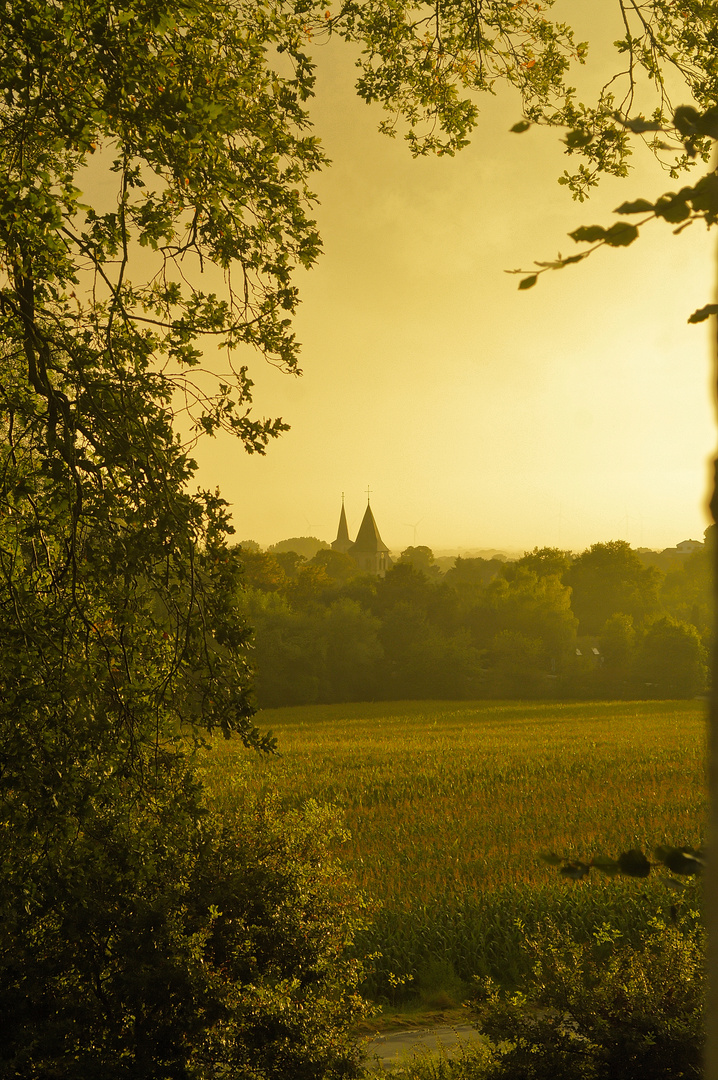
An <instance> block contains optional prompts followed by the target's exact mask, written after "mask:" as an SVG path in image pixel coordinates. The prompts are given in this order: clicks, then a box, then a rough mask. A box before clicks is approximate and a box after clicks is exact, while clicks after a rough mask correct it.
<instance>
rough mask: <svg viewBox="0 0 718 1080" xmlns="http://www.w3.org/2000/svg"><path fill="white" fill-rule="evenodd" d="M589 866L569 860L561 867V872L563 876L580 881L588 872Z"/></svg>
mask: <svg viewBox="0 0 718 1080" xmlns="http://www.w3.org/2000/svg"><path fill="white" fill-rule="evenodd" d="M590 871H591V867H590V866H589V865H588V864H587V863H582V862H571V863H568V864H567V865H566V866H562V867H561V873H562V874H563V875H564V877H568V878H571V879H572V880H573V881H580V880H581V878H585V877H586V875H587V874H588V873H590Z"/></svg>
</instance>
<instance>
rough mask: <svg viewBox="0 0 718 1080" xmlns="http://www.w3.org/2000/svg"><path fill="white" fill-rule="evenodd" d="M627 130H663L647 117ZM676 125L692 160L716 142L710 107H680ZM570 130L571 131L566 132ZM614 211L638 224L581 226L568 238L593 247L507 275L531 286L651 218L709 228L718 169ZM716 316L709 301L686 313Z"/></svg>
mask: <svg viewBox="0 0 718 1080" xmlns="http://www.w3.org/2000/svg"><path fill="white" fill-rule="evenodd" d="M623 123H624V126H625V127H626V128H628V129H629V130H631V131H633V132H636V133H642V132H646V131H659V130H664V129H662V128H661V126H660V124H658V123H656V122H654V121H648V120H645V119H644V118H643V117H635V118H633V119H629V120H625V121H623ZM673 123H674V129H673V130H675V131H676V132H678V134H679V135H680V137H681V139H682V141H683V144H684V146H685V149H686V154H687V155H688V156H689V157H691V158H694V157H696V156H697V154H698V152H699V150H698V141H699V140H703V139H710V140H714V141H715V140H718V108H716V107H713V108H710V109H707V110H706V111H705V112H702V113H701V112H699V111H698V110H697V109H695V108H693V107H692V106H688V105H684V106H681V107H680V108H678V109H676V111H675V114H674V118H673ZM528 126H529V125H528V124H527V123H526V122H525V121H521V122H520V123H518V124H515V125H514V126H513V128H512V129H511V130H512V131H515V132H517V133H521V132H523V131H526V130H527V129H528ZM569 134H570V133H569ZM614 213H616V214H620V215H622V216H629V215H633V214H645V215H646V216H645V217H643V218H642V220H640V221H639V222H637V223H636V224H633V223H631V222H627V221H616V222H614V223H613V225H610V226H608V227H605V226H603V225H582V226H580V227H579V228H578V229H574V231H573V232H572V233H569V236H570V237H571V239H572V240H574V241H575V242H576V243H577V244H580V243H588V244H591V247H589V248H587V249H585V250H584V251H581V252H579V253H578V254H576V255H569V256H566V257H564V256H562V255H560V254H559V255H558V257H557V258H556V259H552V260H549V261H544V262H538V261H536V262H535V266H537V267H538V270H535V271H532V272H529V271H526V270H508V271H507V273H509V274H522V275H525V276H523V277H522V279H521V281H520V282H519V289H531V288H533V286H534V285H535V284H536V282H537V281H538V279H539V276H540V275H541V274H545V273H546V272H547V271H549V270H563V268H564V267H565V266H570V265H572V264H573V263H578V262H582V261H583V260H584V259H586V258H588V256H589V255H592V254H593V253H594V252H595V251H598V249H599V248H602V247H628V246H629V245H630V244H632V243H633V242H634V241H635V240H637V239H638V237H639V235H640V230H641V229H642V228H643V227H644V226H645V225H647V224H648V223H649V222H651V221H658V220H662V221H665V222H667V223H668V224H670V225H674V226H676V227H675V228H674V229H673V232H674V234H676V235H677V234H678V233H681V232H683V230H684V229H687V228H688V227H689V226H690V225H692V224H693V223H694V222H696V221H703V222H704V223H705V225H706V227H707V228H711V227H712V226H714V225H715V224H717V223H718V171H716V170H711V171H710V172H708V173H706V174H705V175H704V176H702V177H701V178H700V179H699V180H698V181H696V183H695V184H693V185H687V186H685V187H682V188H681V189H680V190H679V191H669V192H666V193H665V194H664V195H661V196H660V197H659V198H658V199H657V200H656V201H655V202H650V201H649V200H648V199H634V200H632V201H630V202H624V203H621V205H620V206H618V207H616V209H615V211H614ZM713 314H718V304H707V305H706V306H704V307H702V308H699V309H698V310H697V311H694V312H693V314H692V315H691V316H690V317H689V319H688V322H689V323H698V322H703V320H705V319H707V318H708V317H709V315H713Z"/></svg>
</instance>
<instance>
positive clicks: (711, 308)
mask: <svg viewBox="0 0 718 1080" xmlns="http://www.w3.org/2000/svg"><path fill="white" fill-rule="evenodd" d="M711 315H718V304H706V306H705V307H702V308H698V310H697V311H694V312H693V314H692V315H689V316H688V322H689V323H699V322H705V321H706V319H707V318H709V317H710V316H711Z"/></svg>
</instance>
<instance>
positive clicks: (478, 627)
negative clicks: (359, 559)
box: [228, 526, 714, 707]
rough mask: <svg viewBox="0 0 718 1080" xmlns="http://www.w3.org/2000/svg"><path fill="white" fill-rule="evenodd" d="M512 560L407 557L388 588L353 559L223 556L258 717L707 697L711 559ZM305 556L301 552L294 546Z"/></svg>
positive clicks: (541, 552)
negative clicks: (309, 708)
mask: <svg viewBox="0 0 718 1080" xmlns="http://www.w3.org/2000/svg"><path fill="white" fill-rule="evenodd" d="M713 529H714V527H713V526H712V527H711V529H709V530H708V531H707V533H706V543H705V544H704V545H703V546H701V547H700V548H698V549H696V550H694V551H693V552H691V553H688V554H680V553H678V552H673V551H670V550H669V551H666V552H651V551H646V550H644V549H641V550H638V551H637V550H634V549H633V548H631V546H630V545H629V544H628V543H627V542H626V541H624V540H613V541H609V542H607V543H596V544H593V545H591V546H590V547H589V548H587V549H586V550H585V551H583V552H581V553H580V554H572V553H571V552H569V551H563V550H560V549H558V548H534V550H533V551H531V552H526V553H525V554H524V555H523V557H522V558H520V559H517V560H515V561H510V562H508V561H502V560H501V559H499V558H492V559H484V558H462V557H460V556H459V557H457V558H456V560H455V561H454V564H453V566H451V567H450V568H449V569H448V570H447V571H446V572H445V573H443V574H442V573H441V571H440V569H439V567H438V566H437V565H436V562H435V560H434V556H433V553H432V552H431V550H430V549H429V548H428V547H424V546H419V547H409V548H407V549H406V550H405V551H404V552H402V554H401V557H400V558H399V559H398V560H397V561H396V562H395V563H394V565H393V566H391V567H390V569H389V570H388V571H387V573H386V576H385V577H383V578H382V577H374V576H372V575H367V574H363V573H361V572H360V571H359V568H358V566H357V564H356V563H355V561H354V560H353V559H352V558H351V556H350V555H346V554H343V553H340V552H337V551H332V550H327V549H326V548H324V549H321V550H319V551H317V552H316V554H314V555H313V556H312V557H311V558H307V557H306V556H305V555H301V554H299V553H297V552H296V551H291V550H290V551H288V550H280V549H281V548H283V547H285V545H281V544H280V545H274V547H273V549H272V550H268V551H261V550H260V549H259V547H258V545H256V544H252V543H250V542H246V541H243V542H242V544H240V545H236V546H234V547H232V548H230V549H229V551H228V558H229V559H230V561H231V562H233V563H234V564H235V565H234V568H233V569H234V572H233V574H232V575H231V576H232V578H233V580H234V581H235V591H234V598H235V601H236V604H237V606H238V608H239V610H240V612H241V614H242V616H243V617H244V618H245V619H246V621H247V623H248V624H249V625H250V626H251V627H252V630H253V634H252V639H251V643H250V645H249V647H248V648H249V657H250V662H251V663H252V665H253V666H254V669H255V690H256V695H257V699H258V703H259V705H260V706H262V707H274V706H280V705H300V704H313V703H316V702H339V701H352V700H366V699H401V698H481V697H498V698H501V697H521V698H523V697H530V698H535V697H628V698H633V697H656V698H678V697H691V696H693V695H696V694H700V693H702V692H704V691H705V690H706V688H707V680H708V667H707V656H708V651H709V647H710V638H711V633H712V629H711V619H712V600H711V568H710V560H711V550H712V545H713V542H714V537H713ZM297 546H300V545H297Z"/></svg>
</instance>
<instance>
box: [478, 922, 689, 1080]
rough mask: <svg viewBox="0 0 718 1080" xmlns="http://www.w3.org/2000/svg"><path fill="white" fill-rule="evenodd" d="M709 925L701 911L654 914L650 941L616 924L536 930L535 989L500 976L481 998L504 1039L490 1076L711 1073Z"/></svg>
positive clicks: (534, 1078) (576, 1078) (486, 1027)
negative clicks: (582, 936)
mask: <svg viewBox="0 0 718 1080" xmlns="http://www.w3.org/2000/svg"><path fill="white" fill-rule="evenodd" d="M704 948H705V933H704V931H703V928H702V926H701V925H700V922H699V920H698V919H697V913H696V912H693V911H689V912H687V913H686V915H685V916H684V917H683V918H682V920H681V921H680V923H676V924H670V923H665V922H663V921H662V920H661V919H654V920H652V923H651V926H650V929H649V931H648V933H646V934H645V936H644V940H643V942H642V943H641V946H640V948H638V949H636V948H633V947H629V946H627V945H626V944H624V943H623V942H622V941H621V935H620V933H618V932H617V931H615V930H614V929H612V928H611V927H610V926H605V925H604V926H600V927H597V928H596V930H595V931H594V934H593V938H592V940H590V941H587V942H574V941H571V940H570V939H569V938H568V936H567V935H566V933H565V932H563V931H562V930H561V929H560V928H558V927H557V926H555V925H549V926H547V927H546V928H545V930H544V932H543V933H542V935H541V938H540V939H538V938H529V940H528V941H527V949H528V950H529V951H530V953H531V954H532V955H533V957H534V976H533V979H532V980H531V985H530V987H528V988H527V991H526V992H525V993H518V994H514V995H508V996H507V995H503V994H502V993H501V992H500V991H499V990H498V988H497V987H496V986H494V985H492V984H491V983H490V982H489V983H488V985H486V986H485V987H484V995H485V997H484V1000H483V1001H480V1002H479V1003H478V1004H477V1008H478V1012H479V1016H480V1023H481V1030H482V1031H483V1032H485V1033H486V1034H487V1035H488V1036H489V1038H491V1039H492V1040H494V1041H495V1042H496V1043H498V1044H499V1049H498V1050H497V1051H496V1053H495V1058H494V1061H493V1063H492V1064H491V1065H490V1066H489V1067H488V1068H486V1070H485V1071H484V1070H482V1072H481V1075H482V1076H483V1077H484V1080H549V1078H550V1077H555V1076H560V1077H562V1078H564V1080H644V1078H645V1080H649V1078H650V1080H654V1078H656V1080H674V1078H678V1077H681V1078H684V1080H689V1078H695V1080H698V1078H699V1077H700V1076H701V1075H702V1047H703V1041H704V1032H703V1009H704V997H705V972H704V957H703V954H704Z"/></svg>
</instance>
